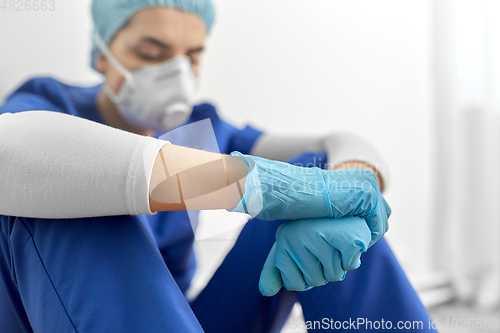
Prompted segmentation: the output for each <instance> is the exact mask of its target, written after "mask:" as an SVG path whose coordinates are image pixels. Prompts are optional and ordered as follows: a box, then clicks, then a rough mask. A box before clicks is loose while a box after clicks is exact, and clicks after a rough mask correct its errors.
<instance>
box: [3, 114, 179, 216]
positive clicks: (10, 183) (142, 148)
mask: <svg viewBox="0 0 500 333" xmlns="http://www.w3.org/2000/svg"><path fill="white" fill-rule="evenodd" d="M168 143H169V142H168V141H163V140H159V139H156V138H153V137H149V136H141V135H137V134H133V133H130V132H126V131H122V130H119V129H116V128H112V127H110V126H106V125H102V124H99V123H96V122H93V121H90V120H87V119H83V118H78V117H75V116H72V115H67V114H62V113H57V112H52V111H27V112H20V113H15V114H10V113H5V114H2V115H0V214H1V215H8V216H20V217H37V218H80V217H95V216H110V215H137V214H149V215H152V214H153V212H151V210H150V207H149V180H150V178H151V173H152V169H153V164H154V161H155V159H156V156H157V154H158V152H159V150H160V148H161V147H162V146H163V145H165V144H168Z"/></svg>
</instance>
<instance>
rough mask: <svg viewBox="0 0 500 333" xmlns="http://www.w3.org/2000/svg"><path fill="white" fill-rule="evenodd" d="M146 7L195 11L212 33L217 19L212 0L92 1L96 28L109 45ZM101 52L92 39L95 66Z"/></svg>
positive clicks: (92, 60)
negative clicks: (137, 13) (122, 28)
mask: <svg viewBox="0 0 500 333" xmlns="http://www.w3.org/2000/svg"><path fill="white" fill-rule="evenodd" d="M146 7H170V8H175V9H179V10H182V11H186V12H190V13H193V14H195V15H197V16H199V17H200V18H201V19H202V20H203V22H205V25H206V26H207V31H208V33H210V30H211V28H212V25H213V23H214V19H215V10H214V6H213V4H212V1H211V0H94V1H93V2H92V18H93V19H94V29H95V31H96V32H97V33H98V34H99V36H101V38H102V40H103V41H104V43H106V45H109V43H110V42H111V40H112V39H113V37H114V36H115V35H116V33H117V32H118V30H120V28H121V27H123V26H124V25H125V23H127V21H128V20H129V19H130V18H131V17H132V16H133V15H134V14H135V13H136V12H137V11H139V10H141V9H144V8H146ZM100 54H101V52H100V51H99V48H98V47H97V45H96V43H95V41H94V40H92V56H91V65H92V67H93V68H95V60H96V59H97V57H98V56H99V55H100Z"/></svg>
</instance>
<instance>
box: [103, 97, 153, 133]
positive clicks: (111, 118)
mask: <svg viewBox="0 0 500 333" xmlns="http://www.w3.org/2000/svg"><path fill="white" fill-rule="evenodd" d="M96 104H97V110H98V111H99V113H100V115H101V118H102V119H103V120H104V123H105V124H106V125H108V126H111V127H114V128H118V129H121V130H124V131H127V132H132V133H135V134H139V135H144V136H148V135H149V136H154V131H149V130H140V129H137V128H134V127H132V126H130V125H129V124H127V123H126V122H125V121H124V120H123V119H122V118H121V117H120V115H119V114H118V111H117V110H116V108H115V105H114V104H113V102H112V101H111V100H110V99H109V97H108V95H106V94H105V93H104V90H101V91H100V92H99V95H98V96H97V100H96Z"/></svg>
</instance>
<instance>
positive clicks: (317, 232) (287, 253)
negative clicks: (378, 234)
mask: <svg viewBox="0 0 500 333" xmlns="http://www.w3.org/2000/svg"><path fill="white" fill-rule="evenodd" d="M370 239H371V233H370V229H368V226H367V225H366V222H365V220H364V219H362V218H359V217H345V218H341V219H310V220H295V221H289V222H285V223H283V224H282V225H281V226H280V227H279V228H278V230H277V232H276V242H275V243H274V245H273V247H272V249H271V251H270V252H269V255H268V257H267V260H266V262H265V264H264V267H263V268H262V272H261V275H260V281H259V290H260V292H261V294H262V295H264V296H274V295H275V294H276V293H278V291H279V290H280V289H281V287H282V286H284V287H285V288H286V289H287V290H298V291H303V290H309V289H311V288H312V287H316V286H322V285H324V284H326V283H328V282H329V281H341V280H343V279H344V278H345V275H346V271H348V270H352V269H356V268H358V267H359V266H360V265H361V260H360V257H361V253H363V252H365V251H366V250H367V248H368V244H369V243H370Z"/></svg>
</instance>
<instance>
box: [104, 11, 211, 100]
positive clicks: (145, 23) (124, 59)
mask: <svg viewBox="0 0 500 333" xmlns="http://www.w3.org/2000/svg"><path fill="white" fill-rule="evenodd" d="M206 34H207V29H206V26H205V23H204V22H203V20H202V19H201V18H200V17H198V16H196V15H194V14H191V13H187V12H182V11H180V10H176V9H171V8H163V7H151V8H146V9H143V10H141V11H139V12H137V13H136V14H135V15H134V16H133V17H132V18H131V19H130V20H129V22H128V23H127V24H126V25H125V26H124V27H123V28H122V29H121V30H120V31H119V32H118V33H117V34H116V36H115V38H114V39H113V40H112V42H111V44H110V45H109V49H110V50H111V53H113V55H114V56H115V57H116V58H117V59H118V61H119V62H120V63H121V64H122V65H123V66H124V67H125V68H127V69H128V70H130V71H134V70H136V69H139V68H141V67H144V66H148V65H153V64H157V63H160V62H164V61H166V60H169V59H171V58H173V57H175V56H179V55H186V56H188V57H189V58H190V59H191V62H192V68H193V71H194V72H195V74H196V75H198V73H199V62H200V56H201V54H202V52H203V46H204V42H205V37H206ZM96 66H97V69H98V70H99V71H100V72H101V73H103V74H104V76H105V78H106V81H107V83H108V84H109V86H110V87H111V89H112V90H113V91H114V92H115V93H118V91H119V89H120V87H121V85H122V83H123V81H124V78H123V76H122V75H121V74H120V73H119V72H118V71H117V70H116V69H115V68H114V67H113V65H111V63H110V62H109V61H108V60H107V59H106V58H105V57H104V56H102V55H101V56H100V57H99V59H98V60H97V63H96Z"/></svg>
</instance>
